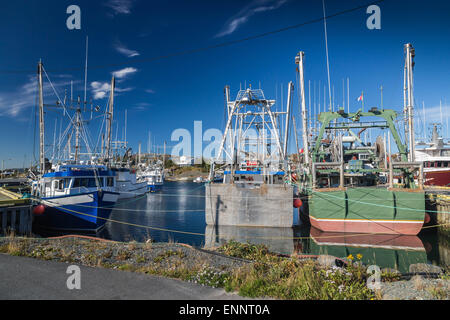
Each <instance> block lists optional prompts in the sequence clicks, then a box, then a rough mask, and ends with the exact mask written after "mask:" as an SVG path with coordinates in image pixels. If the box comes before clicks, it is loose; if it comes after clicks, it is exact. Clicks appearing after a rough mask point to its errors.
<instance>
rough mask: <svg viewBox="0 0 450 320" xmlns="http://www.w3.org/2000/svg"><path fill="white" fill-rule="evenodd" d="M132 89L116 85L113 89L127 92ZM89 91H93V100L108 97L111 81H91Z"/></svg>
mask: <svg viewBox="0 0 450 320" xmlns="http://www.w3.org/2000/svg"><path fill="white" fill-rule="evenodd" d="M131 90H133V88H131V87H129V88H118V87H116V88H115V89H114V92H115V93H117V92H119V93H120V92H128V91H131ZM91 91H92V93H93V95H94V96H93V98H94V100H100V99H103V98H106V97H109V93H110V91H111V83H109V82H100V81H93V82H91Z"/></svg>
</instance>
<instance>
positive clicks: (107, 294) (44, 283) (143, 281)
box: [0, 254, 242, 300]
mask: <svg viewBox="0 0 450 320" xmlns="http://www.w3.org/2000/svg"><path fill="white" fill-rule="evenodd" d="M69 265H70V264H67V263H63V262H55V261H42V260H37V259H33V258H26V257H15V256H9V255H5V254H0V300H4V299H89V300H91V299H139V300H140V299H164V300H171V299H188V300H197V299H198V300H208V299H217V300H224V299H242V298H241V297H239V296H238V295H234V294H229V293H226V292H225V291H224V290H222V289H214V288H209V287H203V286H200V285H196V284H194V283H188V282H183V281H178V280H173V279H167V278H162V277H156V276H151V275H146V274H139V273H133V272H127V271H119V270H110V269H103V268H91V267H85V266H79V267H80V270H81V289H80V290H77V289H73V290H69V289H68V288H67V285H66V282H67V279H68V277H69V276H70V274H67V273H66V270H67V267H68V266H69Z"/></svg>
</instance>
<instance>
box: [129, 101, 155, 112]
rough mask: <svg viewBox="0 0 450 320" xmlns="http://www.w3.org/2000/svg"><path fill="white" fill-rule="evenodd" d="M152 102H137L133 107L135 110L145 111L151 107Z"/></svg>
mask: <svg viewBox="0 0 450 320" xmlns="http://www.w3.org/2000/svg"><path fill="white" fill-rule="evenodd" d="M151 105H152V104H151V103H148V102H140V103H137V104H136V105H135V106H134V108H133V110H136V111H144V110H146V109H147V108H148V107H150V106H151Z"/></svg>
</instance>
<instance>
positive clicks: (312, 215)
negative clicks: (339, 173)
mask: <svg viewBox="0 0 450 320" xmlns="http://www.w3.org/2000/svg"><path fill="white" fill-rule="evenodd" d="M319 190H320V191H319ZM308 202H309V203H308V206H309V220H310V223H311V225H312V226H313V227H315V228H317V229H319V230H322V231H325V232H346V233H376V234H403V235H417V234H418V233H419V232H420V230H421V229H422V226H423V223H424V220H425V193H424V192H423V191H415V190H405V189H395V190H394V189H391V190H388V189H381V188H348V189H340V190H335V189H325V190H323V189H317V190H315V191H314V192H313V193H312V194H310V196H309V199H308Z"/></svg>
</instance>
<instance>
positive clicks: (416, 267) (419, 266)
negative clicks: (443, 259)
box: [409, 263, 443, 274]
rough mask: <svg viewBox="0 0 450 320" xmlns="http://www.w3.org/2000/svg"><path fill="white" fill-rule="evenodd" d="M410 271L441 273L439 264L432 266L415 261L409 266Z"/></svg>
mask: <svg viewBox="0 0 450 320" xmlns="http://www.w3.org/2000/svg"><path fill="white" fill-rule="evenodd" d="M409 272H410V273H430V274H431V273H443V270H442V268H441V267H439V266H433V265H431V264H427V263H415V264H412V265H410V266H409Z"/></svg>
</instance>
